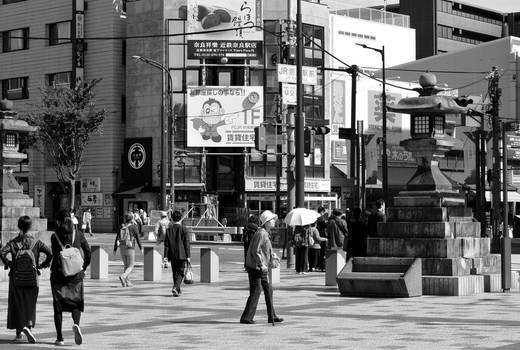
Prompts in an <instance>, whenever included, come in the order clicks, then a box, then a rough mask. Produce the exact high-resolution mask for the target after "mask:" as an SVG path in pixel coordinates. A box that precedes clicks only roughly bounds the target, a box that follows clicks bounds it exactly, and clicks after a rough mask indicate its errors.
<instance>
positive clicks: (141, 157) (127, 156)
mask: <svg viewBox="0 0 520 350" xmlns="http://www.w3.org/2000/svg"><path fill="white" fill-rule="evenodd" d="M123 178H124V183H126V184H131V185H139V186H144V185H146V184H151V183H152V138H151V137H145V138H132V139H125V147H124V156H123Z"/></svg>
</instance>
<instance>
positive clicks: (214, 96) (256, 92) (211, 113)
mask: <svg viewBox="0 0 520 350" xmlns="http://www.w3.org/2000/svg"><path fill="white" fill-rule="evenodd" d="M187 96H188V97H187V101H188V117H187V118H188V125H187V139H188V147H254V146H255V132H254V127H255V126H258V125H260V123H261V122H262V121H263V119H264V96H263V87H262V86H197V87H189V88H188V94H187Z"/></svg>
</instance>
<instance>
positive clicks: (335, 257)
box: [325, 249, 345, 286]
mask: <svg viewBox="0 0 520 350" xmlns="http://www.w3.org/2000/svg"><path fill="white" fill-rule="evenodd" d="M343 266H345V252H344V251H342V250H333V249H329V250H327V253H326V255H325V285H326V286H336V285H337V282H336V276H338V274H339V273H340V271H341V269H342V268H343Z"/></svg>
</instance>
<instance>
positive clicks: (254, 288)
mask: <svg viewBox="0 0 520 350" xmlns="http://www.w3.org/2000/svg"><path fill="white" fill-rule="evenodd" d="M276 219H277V215H276V214H274V213H272V212H271V211H270V210H266V211H264V212H263V213H262V215H260V225H261V227H260V228H259V229H258V230H257V231H256V233H255V234H254V235H253V237H252V238H251V241H250V243H249V249H248V251H247V258H246V266H247V274H248V277H249V297H248V298H247V303H246V307H245V309H244V312H243V313H242V316H241V317H240V323H243V324H254V323H256V322H255V321H254V320H253V319H254V317H255V314H256V308H257V306H258V299H259V298H260V293H261V290H260V287H261V288H262V289H263V290H264V297H265V304H266V307H267V320H268V322H269V323H272V324H273V325H274V324H275V323H276V322H283V318H280V317H278V316H277V315H276V312H275V311H274V306H273V287H272V284H271V281H269V278H268V273H269V269H270V268H276V267H278V266H280V259H279V258H278V257H277V256H276V254H274V252H273V248H272V245H271V240H270V239H269V232H270V231H271V229H272V228H273V227H274V222H275V220H276Z"/></svg>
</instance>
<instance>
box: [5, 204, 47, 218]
mask: <svg viewBox="0 0 520 350" xmlns="http://www.w3.org/2000/svg"><path fill="white" fill-rule="evenodd" d="M24 215H27V216H30V217H31V218H39V217H40V208H39V207H1V212H0V217H2V218H19V217H20V216H24Z"/></svg>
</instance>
